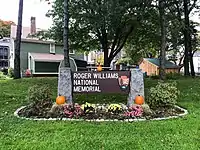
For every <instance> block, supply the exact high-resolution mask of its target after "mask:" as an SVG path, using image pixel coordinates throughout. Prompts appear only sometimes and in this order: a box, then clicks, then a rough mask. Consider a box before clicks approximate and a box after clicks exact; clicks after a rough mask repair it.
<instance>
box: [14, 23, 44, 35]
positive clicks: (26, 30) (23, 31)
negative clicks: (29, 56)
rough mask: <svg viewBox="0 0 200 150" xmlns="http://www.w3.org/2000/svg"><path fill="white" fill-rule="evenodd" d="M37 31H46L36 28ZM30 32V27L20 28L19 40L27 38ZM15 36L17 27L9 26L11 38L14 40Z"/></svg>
mask: <svg viewBox="0 0 200 150" xmlns="http://www.w3.org/2000/svg"><path fill="white" fill-rule="evenodd" d="M38 31H47V30H45V29H40V28H36V32H38ZM30 32H31V28H30V27H22V35H21V38H27V36H28V35H29V34H30ZM16 34H17V25H11V31H10V36H11V38H16Z"/></svg>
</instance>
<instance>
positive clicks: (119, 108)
mask: <svg viewBox="0 0 200 150" xmlns="http://www.w3.org/2000/svg"><path fill="white" fill-rule="evenodd" d="M108 112H111V113H114V114H116V113H120V112H122V106H121V105H120V104H110V105H109V106H108Z"/></svg>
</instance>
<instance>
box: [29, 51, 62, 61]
mask: <svg viewBox="0 0 200 150" xmlns="http://www.w3.org/2000/svg"><path fill="white" fill-rule="evenodd" d="M29 55H30V56H32V58H33V59H34V60H35V61H45V62H60V61H61V60H63V59H64V56H63V55H62V54H47V53H29Z"/></svg>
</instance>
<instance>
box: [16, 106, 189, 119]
mask: <svg viewBox="0 0 200 150" xmlns="http://www.w3.org/2000/svg"><path fill="white" fill-rule="evenodd" d="M25 107H26V106H22V107H20V108H18V109H17V110H16V111H15V112H14V116H16V117H17V118H21V119H25V120H35V121H56V120H63V121H87V122H138V121H147V120H168V119H175V118H179V117H183V116H185V115H187V114H188V111H187V110H186V109H183V108H181V107H179V106H175V107H176V108H178V109H180V110H182V111H183V112H184V113H182V114H179V115H177V116H169V117H166V118H154V119H125V120H118V119H92V120H89V119H70V118H48V119H47V118H26V117H20V116H19V115H18V112H19V111H20V110H22V109H23V108H25Z"/></svg>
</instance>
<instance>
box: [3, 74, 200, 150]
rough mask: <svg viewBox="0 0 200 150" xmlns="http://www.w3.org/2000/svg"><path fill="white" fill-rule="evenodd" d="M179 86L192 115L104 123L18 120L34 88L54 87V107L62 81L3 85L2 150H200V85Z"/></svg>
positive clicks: (188, 81) (109, 99) (115, 98)
mask: <svg viewBox="0 0 200 150" xmlns="http://www.w3.org/2000/svg"><path fill="white" fill-rule="evenodd" d="M157 82H158V81H157V80H152V79H146V80H145V91H146V92H149V89H150V88H151V87H155V86H156V85H157ZM169 82H173V81H169ZM176 82H177V87H178V90H179V91H180V95H179V97H178V105H179V106H181V107H183V108H185V109H187V110H188V111H189V114H188V115H186V116H184V117H181V118H178V119H170V120H163V121H148V120H147V121H145V122H133V123H127V122H101V123H99V122H84V121H83V122H76V121H62V120H57V121H33V120H25V119H19V118H17V117H15V116H14V115H13V113H14V111H15V110H16V109H17V108H19V107H21V106H24V105H29V104H30V101H29V100H27V95H28V89H29V88H30V87H33V86H34V85H38V84H39V85H49V87H50V88H51V90H52V96H51V97H52V100H54V102H55V99H56V97H57V79H56V78H31V79H20V80H2V81H0V100H1V105H0V135H1V136H0V143H1V144H0V149H69V148H70V149H134V148H135V149H199V148H200V144H199V140H200V116H199V115H200V97H199V96H200V94H199V93H200V88H199V83H200V79H199V78H195V79H192V78H182V79H179V80H177V81H176ZM29 92H30V91H29ZM126 97H127V95H119V94H114V95H111V94H109V95H105V94H98V95H96V94H95V95H94V94H93V95H90V94H86V95H74V99H75V102H76V103H79V104H85V103H86V102H88V103H90V104H95V103H99V104H116V103H124V104H125V103H126ZM29 98H30V97H29ZM115 106H116V105H115ZM108 107H109V106H108ZM33 147H34V148H33Z"/></svg>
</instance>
